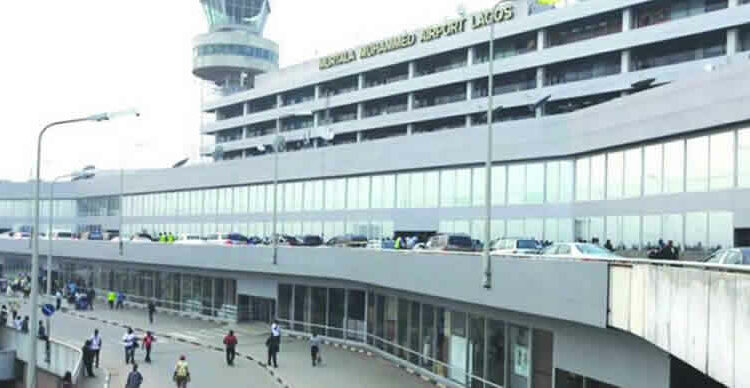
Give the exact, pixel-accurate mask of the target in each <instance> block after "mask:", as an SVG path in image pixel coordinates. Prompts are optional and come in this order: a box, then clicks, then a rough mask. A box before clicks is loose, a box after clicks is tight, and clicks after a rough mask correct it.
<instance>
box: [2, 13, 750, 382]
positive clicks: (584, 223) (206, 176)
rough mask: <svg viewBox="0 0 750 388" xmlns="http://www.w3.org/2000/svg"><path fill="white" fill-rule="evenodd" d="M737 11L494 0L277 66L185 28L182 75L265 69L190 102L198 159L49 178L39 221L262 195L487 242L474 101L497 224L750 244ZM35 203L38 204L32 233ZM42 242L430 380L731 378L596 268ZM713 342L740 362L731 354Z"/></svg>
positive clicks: (90, 222) (152, 226)
mask: <svg viewBox="0 0 750 388" xmlns="http://www.w3.org/2000/svg"><path fill="white" fill-rule="evenodd" d="M205 3H213V2H210V1H205ZM261 3H263V4H265V5H264V7H266V6H267V2H263V1H261ZM746 3H748V1H745V0H724V1H721V0H718V1H717V0H700V1H698V0H684V1H642V0H618V1H606V0H600V1H587V2H581V3H578V4H574V5H571V6H569V7H563V8H554V7H547V6H539V5H538V4H529V3H526V2H523V1H517V2H506V3H501V4H498V5H497V6H495V7H493V8H490V9H487V10H479V11H478V12H476V13H469V14H467V15H465V16H459V17H456V18H454V19H449V20H447V21H445V22H443V23H441V24H439V25H434V26H428V27H425V28H422V29H418V30H415V31H412V32H407V33H403V34H398V35H394V36H392V37H387V38H386V39H384V40H382V41H378V42H370V43H365V44H363V45H362V46H360V47H354V48H352V49H350V50H345V51H342V52H339V53H331V55H328V56H325V57H321V58H317V59H315V60H312V61H309V62H306V63H302V64H300V65H296V66H292V67H289V68H283V69H278V70H277V68H278V54H277V52H278V48H277V47H276V46H275V44H273V43H272V42H270V41H265V40H263V39H259V40H258V42H257V46H258V47H256V49H252V48H247V47H246V48H242V49H239V48H237V47H235V46H232V45H239V43H237V42H236V41H235V40H232V39H235V38H234V37H233V36H230V35H231V34H230V35H227V36H226V37H227V39H228V40H227V42H229V41H232V42H234V43H231V44H229V43H226V42H225V43H221V42H220V41H221V39H223V38H222V37H221V36H219V38H221V39H219V40H218V41H213V40H211V39H214V37H201V38H200V39H198V40H197V41H196V42H197V43H196V44H197V45H198V46H197V47H196V50H195V58H194V61H195V62H194V66H195V69H196V71H198V70H199V71H200V72H201V74H209V73H210V72H208V70H207V68H212V67H217V68H218V67H221V66H219V65H217V64H221V63H229V62H231V61H233V60H237V61H245V62H247V63H252V66H254V67H256V68H258V69H261V70H259V71H257V72H255V73H254V74H253V82H252V83H248V82H245V81H244V79H243V78H242V77H240V78H239V79H240V81H237V80H238V79H236V78H232V77H230V76H226V77H225V79H224V83H223V84H222V85H225V86H230V87H227V88H226V89H225V91H231V92H227V93H225V95H224V96H222V97H221V98H218V99H216V100H212V101H208V102H206V103H205V104H204V106H203V110H204V113H205V116H207V117H210V119H208V120H206V121H205V122H204V123H203V125H202V129H201V130H202V133H203V134H204V135H206V136H212V137H213V138H214V144H211V145H205V146H204V147H203V149H202V150H201V152H202V153H203V154H204V155H211V156H212V157H213V158H214V159H215V163H210V164H205V165H196V166H186V167H182V168H175V169H164V170H142V171H126V172H124V176H123V177H122V178H123V179H121V177H120V175H119V174H111V175H110V174H101V175H97V176H96V177H94V178H93V179H88V180H80V181H76V182H63V183H58V184H56V185H55V189H54V191H55V193H56V194H55V201H54V204H53V206H52V208H53V209H54V212H53V213H54V221H53V222H52V223H53V225H54V228H55V229H70V230H74V231H106V230H113V231H114V230H116V231H121V232H122V234H124V235H126V236H127V235H131V234H133V233H135V232H139V231H143V230H145V231H148V232H149V233H151V234H155V233H156V234H158V233H159V232H171V233H173V234H176V235H177V234H195V235H201V236H206V235H207V234H210V233H216V232H239V233H242V234H245V235H248V236H259V237H269V236H271V233H272V232H271V230H272V229H273V226H272V212H273V208H274V200H275V201H276V202H277V205H278V206H277V208H278V211H279V215H278V218H279V221H278V227H277V230H278V232H279V233H284V234H290V235H304V234H314V235H322V236H324V237H325V238H329V237H333V236H337V235H341V234H345V233H357V234H364V235H366V236H368V238H371V239H379V238H382V237H392V236H395V235H414V234H419V235H423V234H429V233H437V232H445V233H466V234H469V235H471V236H472V237H473V238H475V239H477V240H482V239H483V237H484V230H483V225H484V223H483V215H484V204H485V196H484V195H485V194H484V193H485V186H484V184H485V179H484V178H485V168H484V162H485V157H486V156H485V155H486V154H485V153H486V149H487V145H488V144H487V132H488V122H487V121H488V119H487V118H488V106H491V110H492V112H493V113H492V132H493V136H492V137H493V141H492V143H491V146H492V152H493V166H492V169H491V171H492V173H491V174H492V187H491V192H492V204H493V207H492V222H491V234H492V236H493V238H499V237H503V236H528V237H534V238H536V239H539V240H549V241H573V240H578V239H582V240H593V239H598V240H599V241H606V240H611V242H612V244H613V245H615V246H616V247H617V248H618V250H620V251H622V252H626V251H642V250H643V249H645V248H647V247H649V246H654V245H655V244H656V243H657V241H658V240H659V239H664V240H672V241H674V242H675V243H676V244H677V245H678V246H679V247H680V249H681V251H682V252H683V254H684V255H686V256H690V257H700V256H702V255H704V254H706V252H707V251H709V250H711V249H715V248H717V247H728V246H733V245H736V246H740V245H744V246H747V245H750V202H748V201H747V198H748V195H750V110H749V109H748V106H750V77H748V75H747V74H748V71H750V5H748V4H746ZM264 7H260V8H258V9H262V10H263V12H265V13H266V14H267V13H268V12H270V8H264ZM264 15H265V14H264ZM261 29H262V28H261ZM214 32H218V33H220V34H221V33H224V32H225V31H219V30H216V31H214ZM490 36H494V38H495V39H494V42H493V52H492V53H491V54H490V52H489V51H490V50H489V44H488V42H489V40H490ZM209 41H210V42H209ZM206 42H209V43H206ZM217 42H218V43H217ZM206 45H210V46H211V48H210V49H209V48H206V47H203V48H201V47H202V46H206ZM246 46H247V44H246ZM260 46H263V47H260ZM248 47H250V46H248ZM246 57H251V58H246ZM490 60H491V61H492V68H493V71H492V76H493V87H492V91H491V92H490V91H489V90H488V89H489V87H488V86H489V85H488V84H489V82H488V74H489V69H490V63H489V61H490ZM263 61H266V63H264V62H263ZM210 74H214V73H210ZM235 81H237V82H239V83H237V82H235ZM218 84H220V83H217V85H218ZM490 93H491V94H492V104H491V105H490V104H489V101H488V99H489V96H488V94H490ZM274 149H277V150H278V152H277V153H275V152H274ZM277 157H278V158H277ZM275 161H277V162H278V169H275V168H274V163H275ZM275 171H276V172H277V174H276V175H275V174H274V172H275ZM275 178H277V179H278V182H279V185H278V192H277V195H276V198H274V195H273V193H274V189H273V186H274V185H273V181H274V179H275ZM32 190H33V185H31V184H28V183H0V228H8V229H16V230H18V229H21V228H24V227H28V225H30V222H31V221H30V219H31V210H30V209H31V206H30V202H31V201H30V198H31V196H32V193H33V191H32ZM42 190H43V191H42V192H43V193H48V192H49V190H50V185H49V184H46V183H45V184H44V185H43V187H42ZM49 215H50V206H49V202H47V203H46V205H45V206H43V209H42V224H45V226H42V230H43V231H46V230H47V226H46V224H48V222H47V221H46V220H47V219H48V217H49ZM28 245H29V244H28V241H25V240H19V241H14V240H0V259H2V264H3V266H4V271H5V272H6V273H8V272H14V271H17V270H23V269H27V268H28V265H29V264H28V252H29V247H28ZM45 245H46V244H42V248H43V249H46V247H45ZM54 256H55V262H54V264H53V268H54V269H55V271H57V272H58V273H59V274H60V276H62V278H63V279H66V280H67V279H83V280H85V281H86V282H87V283H88V284H93V285H94V286H95V287H97V288H100V289H117V290H124V291H125V292H126V293H128V294H130V295H131V296H132V297H133V298H134V299H135V298H158V299H159V300H160V301H161V302H160V303H161V304H162V306H163V307H164V308H174V309H176V310H182V311H186V312H191V313H195V314H204V315H211V316H214V317H217V318H222V319H229V320H248V319H260V320H267V319H269V318H270V317H273V316H276V317H278V318H279V319H280V320H281V321H282V322H283V323H284V324H285V325H286V327H287V330H290V331H297V332H307V333H309V332H312V331H319V332H322V333H325V335H326V336H328V337H331V338H338V339H341V340H348V341H350V342H353V343H359V344H362V345H363V346H368V349H371V350H373V351H376V352H378V353H379V354H381V355H383V356H384V357H387V358H389V359H391V360H393V361H394V362H399V363H403V364H404V365H409V367H410V368H416V369H418V370H420V371H423V373H424V374H425V375H426V376H428V377H429V378H432V379H435V380H436V381H438V382H441V383H443V384H446V385H458V386H471V387H513V388H515V387H527V388H529V387H584V386H586V387H610V386H616V387H670V386H671V387H679V386H681V385H679V383H677V382H676V381H675V379H676V378H677V377H676V376H678V375H683V374H685V373H687V374H689V373H691V372H689V371H688V372H686V370H687V369H689V367H686V365H688V364H689V365H692V366H694V367H696V368H697V369H698V370H700V371H702V372H704V373H707V374H709V375H710V376H711V377H713V378H715V379H717V380H719V381H722V382H723V383H725V384H727V385H730V386H731V385H735V384H733V383H732V382H734V381H737V382H739V381H745V382H748V383H749V384H750V378H748V377H747V373H746V372H744V370H741V368H740V367H739V366H737V368H736V369H733V370H732V372H731V373H730V372H727V371H725V370H722V369H721V368H722V367H721V366H720V367H718V368H719V369H711V368H710V366H711V365H714V363H715V364H716V365H724V367H727V365H729V363H727V362H726V359H723V358H718V359H716V360H714V359H713V358H712V357H714V356H711V355H710V354H709V355H705V354H704V356H705V357H706V358H705V359H701V358H700V357H698V358H696V359H692V358H690V357H687V358H686V357H681V356H680V354H679V350H674V349H669V348H668V347H669V345H665V344H664V343H662V342H661V341H663V336H662V337H659V338H662V339H659V338H657V339H652V338H650V337H649V335H650V334H649V332H648V330H646V331H645V332H644V333H639V332H638V329H637V328H633V326H629V327H628V328H623V327H622V326H621V325H620V324H619V323H617V322H614V321H613V319H614V318H613V316H612V315H611V311H612V308H613V305H612V303H614V302H613V300H612V295H614V294H616V292H615V289H613V288H612V284H613V283H612V281H613V279H615V277H613V273H614V272H613V271H616V269H614V267H613V266H612V265H611V264H607V263H602V262H590V263H580V262H565V261H561V262H556V261H550V262H544V263H542V262H538V261H523V260H512V259H507V258H499V257H496V258H493V260H495V261H496V262H495V264H493V267H494V268H495V275H494V276H495V280H494V283H495V284H494V287H493V288H492V290H491V291H487V290H484V289H483V288H482V287H481V282H480V279H481V262H480V261H479V257H478V256H461V255H455V256H453V255H429V254H421V253H400V252H387V251H378V250H351V249H334V248H330V249H324V248H316V249H313V248H291V247H283V248H281V249H280V252H279V256H278V264H273V263H272V262H271V250H270V248H267V247H247V248H237V247H221V246H196V247H189V246H179V245H177V244H175V245H165V244H133V243H126V244H124V249H118V244H116V243H111V242H106V241H105V242H84V241H58V242H55V248H54ZM43 261H44V260H43ZM633 276H635V275H633ZM678 283H679V282H678ZM644 284H645V283H644ZM675 284H677V283H675ZM737 284H738V287H739V284H740V283H739V282H738V283H737ZM673 286H674V287H677V286H676V285H673ZM646 287H647V288H648V287H649V286H646ZM617 290H622V289H619V288H618V289H617ZM627 290H628V292H631V288H630V287H628V289H627ZM629 295H630V294H629ZM646 295H651V296H653V298H654V299H655V300H656V299H657V298H659V297H661V296H663V295H662V294H661V293H659V292H657V291H654V293H653V294H648V293H647V294H646ZM660 295H661V296H660ZM664 295H667V297H669V295H673V296H674V295H676V294H675V293H672V294H669V293H668V292H667V294H664ZM737 295H741V293H739V292H738V294H737ZM642 296H643V295H641V297H642ZM738 298H739V296H738ZM665 305H669V302H668V300H667V302H665ZM736 306H738V307H737V311H738V313H739V311H744V310H740V309H741V308H744V307H740V306H742V305H740V304H737V305H736ZM691 311H692V310H691ZM732 311H735V310H732ZM648 314H650V313H648ZM648 314H646V315H648ZM685 314H687V312H685ZM667 316H669V315H667ZM685 316H687V315H685ZM650 317H653V315H651V316H650ZM673 321H674V322H677V321H681V322H683V321H685V320H684V319H675V320H673ZM688 321H689V320H688ZM737 322H740V320H739V318H738V321H737ZM693 323H694V322H689V323H686V324H693ZM632 324H633V323H632V322H631V325H632ZM720 324H721V323H720ZM739 324H742V325H745V326H738V327H745V328H748V327H750V326H747V325H750V322H745V321H741V323H738V325H739ZM712 327H713V326H712ZM737 330H740V329H737ZM706 332H708V330H706ZM741 332H742V331H736V333H741ZM655 333H661V332H659V331H658V330H656V331H655ZM732 333H735V331H732ZM633 334H635V335H633ZM641 334H642V335H641ZM654 335H656V334H654ZM659 335H661V334H659ZM659 335H656V336H657V337H658V336H659ZM705 335H706V336H707V338H705V343H707V344H709V345H707V346H708V347H709V348H710V344H712V343H713V342H712V341H713V339H712V337H711V336H710V335H709V334H705ZM667 336H668V335H667ZM644 339H645V340H644ZM732 349H734V350H733V352H734V353H733V354H736V355H737V356H736V360H737V361H738V362H739V361H740V360H742V359H743V358H741V355H742V354H743V353H741V351H742V349H750V347H747V348H743V347H741V346H738V347H737V348H732ZM714 354H716V353H714ZM680 360H682V361H680ZM732 360H735V358H733V359H732ZM700 365H703V368H701V367H699V366H700ZM707 365H708V366H707ZM731 365H732V368H733V367H734V362H732V363H731ZM705 368H709V370H706V369H705ZM743 376H744V378H745V380H740V378H741V377H743ZM682 386H684V385H682ZM736 386H741V385H740V384H739V383H737V384H736Z"/></svg>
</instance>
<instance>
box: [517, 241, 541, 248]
mask: <svg viewBox="0 0 750 388" xmlns="http://www.w3.org/2000/svg"><path fill="white" fill-rule="evenodd" d="M516 246H517V247H518V249H537V248H538V244H537V242H536V240H518V241H517V242H516Z"/></svg>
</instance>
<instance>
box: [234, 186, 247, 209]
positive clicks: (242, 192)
mask: <svg viewBox="0 0 750 388" xmlns="http://www.w3.org/2000/svg"><path fill="white" fill-rule="evenodd" d="M247 189H248V188H247V186H242V187H235V189H234V214H245V213H247V206H248V205H247V191H248V190H247Z"/></svg>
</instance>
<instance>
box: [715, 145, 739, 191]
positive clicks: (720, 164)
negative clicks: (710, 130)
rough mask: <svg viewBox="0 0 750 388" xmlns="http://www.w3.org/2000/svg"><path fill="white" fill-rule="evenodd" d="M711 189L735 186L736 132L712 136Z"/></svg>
mask: <svg viewBox="0 0 750 388" xmlns="http://www.w3.org/2000/svg"><path fill="white" fill-rule="evenodd" d="M710 152H711V163H710V166H711V178H710V184H711V191H714V190H722V189H728V188H730V187H733V186H734V132H726V133H721V134H718V135H712V136H711V151H710Z"/></svg>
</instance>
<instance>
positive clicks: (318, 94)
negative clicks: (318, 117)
mask: <svg viewBox="0 0 750 388" xmlns="http://www.w3.org/2000/svg"><path fill="white" fill-rule="evenodd" d="M319 98H320V85H315V99H316V100H317V99H319Z"/></svg>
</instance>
